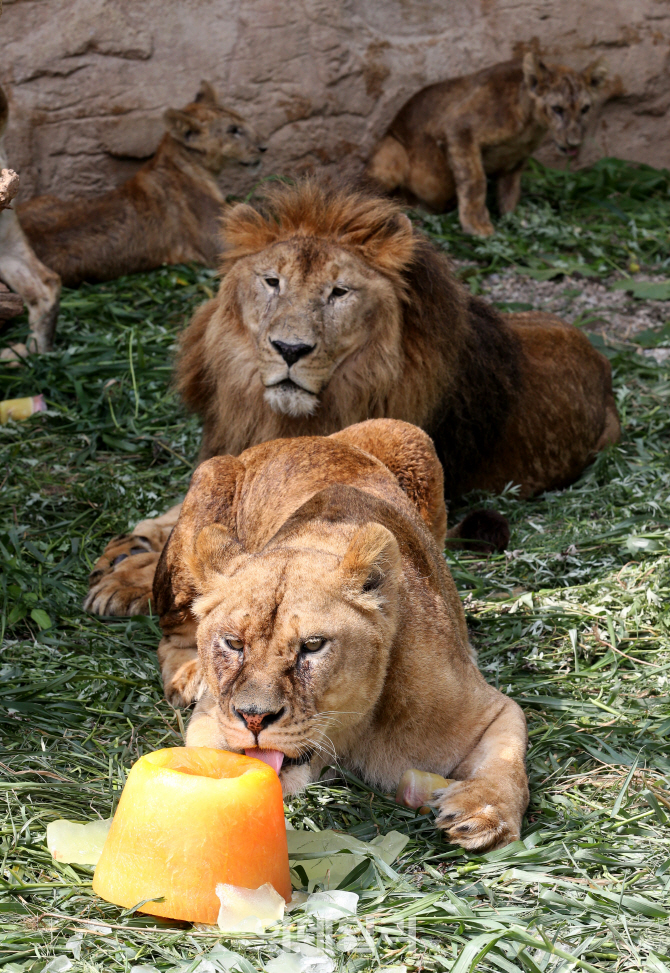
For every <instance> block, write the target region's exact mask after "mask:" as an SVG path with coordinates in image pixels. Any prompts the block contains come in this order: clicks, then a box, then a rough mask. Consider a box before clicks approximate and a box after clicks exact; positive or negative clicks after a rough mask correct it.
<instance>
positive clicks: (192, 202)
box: [17, 81, 265, 287]
mask: <svg viewBox="0 0 670 973" xmlns="http://www.w3.org/2000/svg"><path fill="white" fill-rule="evenodd" d="M164 118H165V124H166V126H167V132H166V133H165V135H164V136H163V139H162V141H161V143H160V145H159V146H158V148H157V149H156V153H155V155H154V156H153V157H152V158H151V159H150V160H149V162H147V163H146V164H145V165H143V166H142V168H141V169H140V170H139V172H137V173H136V174H135V175H134V176H133V177H132V178H131V179H128V180H127V181H126V182H124V183H123V184H122V185H121V186H118V187H117V188H116V189H112V190H110V191H109V192H108V193H105V194H104V195H103V196H96V197H93V198H92V199H79V200H61V199H56V198H55V197H53V196H37V197H35V198H34V199H31V200H29V201H28V202H27V203H24V204H23V205H21V206H18V207H17V213H18V216H19V220H20V221H21V225H22V227H23V229H24V231H25V234H26V236H27V237H28V239H29V240H30V242H31V244H32V245H33V247H34V248H35V251H36V253H37V254H38V256H39V258H40V260H43V261H44V263H45V264H47V266H49V267H51V268H52V269H53V270H55V271H57V272H58V273H59V274H60V276H61V278H62V281H63V283H64V284H65V285H66V287H76V286H77V285H78V284H81V282H82V281H90V282H96V281H102V280H113V279H114V278H115V277H121V276H122V275H123V274H134V273H139V272H140V271H143V270H153V268H154V267H160V266H161V264H175V263H184V262H186V261H189V260H196V261H198V262H200V263H204V264H206V265H207V266H214V265H216V263H217V261H218V259H219V253H220V239H219V230H218V222H219V219H220V216H221V212H222V210H223V208H224V206H225V199H224V197H223V194H222V193H221V190H220V189H219V186H218V184H217V181H216V177H217V176H218V175H219V173H220V172H221V171H222V169H223V168H224V166H225V165H227V164H228V163H230V162H236V163H238V164H240V165H247V166H250V165H256V164H258V163H260V160H261V154H262V153H263V152H265V146H264V145H261V144H260V141H259V138H258V136H257V134H256V133H255V132H254V130H253V128H252V127H251V125H250V124H249V123H248V122H247V121H245V119H244V118H242V116H241V115H238V114H237V112H234V111H232V109H230V108H226V107H224V106H223V105H222V104H220V102H219V101H218V99H217V96H216V92H215V91H214V89H213V88H212V87H211V85H209V84H207V82H206V81H203V82H202V84H201V86H200V91H199V92H198V94H197V95H196V96H195V100H194V101H192V102H191V103H190V104H188V105H186V107H185V108H183V109H181V110H180V111H178V110H176V109H174V108H168V109H167V111H166V112H165V116H164Z"/></svg>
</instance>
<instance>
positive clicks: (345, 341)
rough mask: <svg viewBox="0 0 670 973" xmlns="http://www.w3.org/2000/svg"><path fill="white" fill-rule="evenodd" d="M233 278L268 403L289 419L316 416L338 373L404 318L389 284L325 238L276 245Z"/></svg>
mask: <svg viewBox="0 0 670 973" xmlns="http://www.w3.org/2000/svg"><path fill="white" fill-rule="evenodd" d="M232 274H233V275H234V276H235V279H236V282H237V283H236V287H237V301H238V306H239V307H240V312H241V316H242V322H243V325H244V327H245V328H246V330H247V332H248V334H249V335H250V336H251V338H252V340H253V342H254V343H255V345H256V349H257V354H258V367H259V372H260V377H261V381H262V383H263V385H264V386H265V401H266V402H267V403H268V405H269V406H270V407H271V408H272V409H273V410H274V411H275V412H277V413H279V414H283V415H288V416H309V415H312V414H313V413H314V412H315V411H316V410H317V409H318V407H319V399H320V396H321V394H322V393H323V391H324V390H325V388H326V386H327V385H328V383H329V382H330V380H331V378H332V376H333V373H334V372H335V371H336V369H338V368H341V367H342V366H343V363H345V362H348V363H350V364H353V363H354V361H355V357H356V355H357V353H358V352H359V351H360V350H361V349H362V348H363V347H364V346H365V345H366V344H367V343H368V342H369V341H371V340H373V339H374V337H375V334H376V329H377V327H381V326H382V325H381V322H382V321H386V322H388V320H389V315H390V316H391V317H392V316H393V315H399V313H400V308H399V302H398V298H397V296H396V293H395V291H394V288H393V285H392V284H391V283H390V281H389V280H387V279H386V278H385V277H384V276H383V275H382V274H380V273H379V272H377V271H375V270H374V269H372V268H371V267H370V266H368V265H367V264H366V263H365V262H364V261H363V260H360V259H359V258H358V257H357V256H356V255H355V254H352V253H349V252H348V251H346V250H343V249H340V248H339V247H337V246H332V245H329V244H327V243H324V241H323V240H319V241H316V240H313V239H311V238H309V237H295V238H293V239H292V240H288V241H286V242H282V243H277V244H275V245H274V246H272V247H270V248H269V249H267V250H264V251H263V252H262V253H260V254H258V255H255V256H252V257H248V258H246V259H244V260H241V261H239V263H238V264H237V265H236V266H235V268H234V270H233V272H232ZM385 312H386V313H385Z"/></svg>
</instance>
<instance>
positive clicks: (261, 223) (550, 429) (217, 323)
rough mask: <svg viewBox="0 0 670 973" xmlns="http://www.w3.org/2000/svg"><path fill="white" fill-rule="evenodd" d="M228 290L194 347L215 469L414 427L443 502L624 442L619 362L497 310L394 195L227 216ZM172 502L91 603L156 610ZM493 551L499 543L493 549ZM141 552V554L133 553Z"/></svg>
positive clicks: (541, 478) (578, 461) (560, 331)
mask: <svg viewBox="0 0 670 973" xmlns="http://www.w3.org/2000/svg"><path fill="white" fill-rule="evenodd" d="M224 242H225V245H226V248H227V250H226V254H225V260H224V270H225V273H224V276H223V279H222V282H221V286H220V289H219V293H218V295H217V296H216V297H215V298H214V299H213V300H211V301H208V302H207V303H206V304H204V305H203V306H202V307H201V308H200V309H199V310H198V311H197V312H196V314H195V316H194V318H193V320H192V321H191V324H190V325H189V327H188V328H187V329H186V331H185V332H184V334H183V336H182V339H181V353H180V357H179V361H178V363H177V384H178V387H179V390H180V391H181V395H182V398H183V400H184V402H185V403H186V405H187V406H189V407H190V408H191V409H193V410H194V411H196V412H199V413H200V415H201V416H202V419H203V439H202V450H201V454H200V458H201V459H207V458H209V457H210V456H216V455H219V454H225V453H231V454H232V455H238V454H239V453H241V452H242V451H243V450H245V449H247V448H248V447H249V446H252V445H254V444H256V443H261V442H266V441H268V440H270V439H276V438H280V437H293V436H314V435H327V434H330V433H333V432H336V431H337V430H340V429H344V428H345V427H346V426H349V425H352V424H353V423H356V422H361V421H363V420H365V419H369V418H378V417H389V418H394V419H403V420H405V421H408V422H413V423H414V424H416V425H418V426H421V427H422V428H423V429H425V430H426V431H427V432H428V433H429V434H430V435H431V436H432V437H433V439H434V441H435V447H436V449H437V454H438V456H439V458H440V460H441V462H442V464H443V466H444V481H445V496H446V498H447V500H451V499H455V498H457V497H459V496H461V495H463V494H465V493H467V492H468V491H470V490H476V489H477V490H490V491H493V492H499V491H501V490H502V489H503V488H504V487H505V485H506V484H508V483H510V482H512V483H516V484H519V485H520V487H521V494H522V495H523V496H529V495H532V494H534V493H538V492H540V491H542V490H550V489H555V488H556V487H561V486H565V485H566V484H568V483H571V482H572V481H573V480H575V479H576V478H577V477H578V476H579V474H580V473H581V472H582V470H583V469H584V467H585V466H586V465H587V464H588V463H590V462H591V461H592V460H593V458H594V456H595V455H596V453H597V452H598V451H599V450H601V449H603V448H604V447H605V446H607V445H608V444H610V443H614V442H616V441H617V439H618V437H619V420H618V417H617V411H616V406H615V403H614V398H613V395H612V383H611V375H610V367H609V363H608V362H607V360H606V359H605V358H604V357H603V356H602V355H600V354H599V353H598V352H597V351H595V349H594V348H593V347H592V346H591V345H590V343H589V342H588V340H587V339H586V338H585V336H584V335H583V334H581V332H580V331H578V330H577V328H575V327H573V326H572V325H568V324H565V323H564V322H563V321H561V320H559V319H558V318H556V317H553V316H552V315H550V314H542V313H530V312H528V313H522V314H507V315H503V314H500V313H498V311H496V310H495V309H494V308H492V307H491V306H490V305H489V304H486V302H485V301H482V300H481V299H479V298H477V297H473V296H472V295H471V294H470V293H469V292H468V291H467V290H466V289H465V288H464V287H463V286H462V285H461V284H460V283H459V282H458V281H457V280H456V279H455V278H454V277H453V275H452V273H451V270H450V268H449V264H448V261H447V259H446V257H444V255H443V254H441V253H440V252H439V251H438V250H437V249H436V248H435V247H434V246H433V245H432V244H431V243H430V242H429V241H428V240H427V239H426V238H425V237H423V236H422V235H421V234H420V233H418V232H417V231H416V230H415V229H413V228H412V224H411V223H410V221H409V219H408V218H407V217H406V216H405V215H404V214H403V212H402V211H401V209H400V208H399V207H398V206H397V205H396V204H395V203H393V202H391V201H389V200H386V199H381V198H379V197H376V196H372V195H368V194H365V193H356V192H351V191H346V190H336V189H329V188H324V187H323V186H322V185H320V184H319V183H317V182H314V181H310V180H304V181H303V182H301V183H299V184H298V185H296V186H295V187H288V186H282V187H279V188H277V189H275V190H274V191H273V192H272V193H271V194H270V196H269V202H268V208H267V211H266V212H265V213H261V212H259V211H258V210H256V209H254V208H253V207H251V206H248V205H244V204H240V205H238V206H235V207H234V208H232V209H231V210H230V211H229V212H228V213H227V215H226V217H225V219H224ZM178 514H179V508H178V507H175V508H173V510H172V511H169V512H168V513H167V514H165V515H164V516H163V517H161V518H158V519H156V520H154V521H143V522H142V523H141V524H138V525H137V527H135V530H134V532H133V534H131V535H123V536H122V537H119V538H115V539H114V540H113V541H111V542H110V544H109V545H108V546H107V549H106V550H105V552H104V554H103V555H102V557H101V558H100V559H99V561H98V563H97V564H96V565H95V568H94V570H93V572H92V574H91V576H90V590H89V594H88V596H87V599H86V601H85V607H86V608H87V609H88V610H90V611H95V612H98V613H100V614H114V615H130V614H141V613H143V612H146V611H147V606H148V599H149V595H150V593H151V580H152V577H153V570H154V567H155V564H156V562H157V560H158V556H159V554H160V551H161V549H162V547H163V544H164V543H165V541H166V539H167V536H168V534H169V532H170V530H171V528H172V526H173V525H174V523H175V521H176V518H177V516H178ZM494 546H500V544H496V543H495V542H494ZM129 555H135V556H134V557H129Z"/></svg>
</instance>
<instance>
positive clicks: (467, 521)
mask: <svg viewBox="0 0 670 973" xmlns="http://www.w3.org/2000/svg"><path fill="white" fill-rule="evenodd" d="M508 544H509V524H508V523H507V519H506V518H505V517H503V515H502V514H499V513H498V511H497V510H471V511H470V513H468V514H466V515H465V517H464V518H463V520H461V521H459V522H458V523H457V524H455V525H454V527H450V528H449V530H448V531H447V543H446V546H447V547H448V548H451V549H452V550H453V549H454V548H456V549H460V550H466V551H479V552H480V553H482V554H493V552H494V551H497V552H498V553H500V551H504V550H505V548H506V547H507V545H508Z"/></svg>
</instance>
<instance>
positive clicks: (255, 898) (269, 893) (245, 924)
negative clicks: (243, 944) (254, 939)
mask: <svg viewBox="0 0 670 973" xmlns="http://www.w3.org/2000/svg"><path fill="white" fill-rule="evenodd" d="M216 894H217V896H218V898H219V902H220V903H221V908H220V909H219V917H218V919H217V925H218V927H219V929H221V931H222V932H249V933H253V934H254V935H257V934H258V933H261V932H263V930H264V929H265V927H266V926H270V925H272V923H273V922H277V921H278V920H280V919H282V918H283V916H284V909H285V907H286V903H285V901H284V897H283V896H282V895H280V894H279V892H277V891H276V890H275V889H274V888H273V887H272V885H270V883H269V882H266V883H265V885H261V887H260V888H258V889H244V888H240V887H239V886H237V885H225V884H223V883H220V884H219V885H217V886H216Z"/></svg>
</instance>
